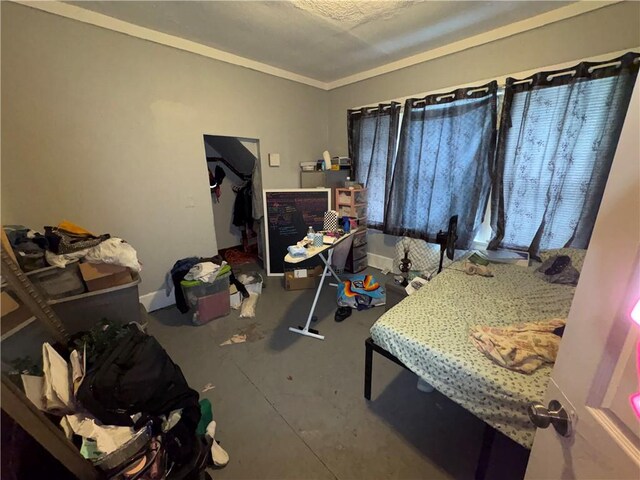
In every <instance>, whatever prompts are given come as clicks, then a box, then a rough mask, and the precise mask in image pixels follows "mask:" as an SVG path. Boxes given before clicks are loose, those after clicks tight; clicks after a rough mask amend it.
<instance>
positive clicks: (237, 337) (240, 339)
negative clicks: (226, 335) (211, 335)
mask: <svg viewBox="0 0 640 480" xmlns="http://www.w3.org/2000/svg"><path fill="white" fill-rule="evenodd" d="M246 341H247V336H246V335H242V334H236V335H234V336H233V337H231V338H230V339H228V340H225V341H224V342H222V343H221V344H220V346H221V347H223V346H224V345H233V344H234V343H244V342H246Z"/></svg>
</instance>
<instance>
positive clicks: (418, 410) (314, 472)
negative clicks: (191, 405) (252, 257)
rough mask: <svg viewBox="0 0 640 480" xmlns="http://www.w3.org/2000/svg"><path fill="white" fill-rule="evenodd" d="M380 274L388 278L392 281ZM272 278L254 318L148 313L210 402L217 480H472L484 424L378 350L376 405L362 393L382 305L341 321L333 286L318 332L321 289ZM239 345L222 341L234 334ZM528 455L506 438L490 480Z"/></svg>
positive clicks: (499, 442) (518, 470)
mask: <svg viewBox="0 0 640 480" xmlns="http://www.w3.org/2000/svg"><path fill="white" fill-rule="evenodd" d="M372 273H374V275H376V277H377V278H378V279H379V280H380V281H383V280H384V276H382V275H381V274H380V272H379V271H377V270H372ZM281 281H282V280H281V278H279V277H271V278H268V279H267V281H266V282H265V283H266V285H265V288H264V290H263V295H261V296H260V298H259V301H258V305H257V315H256V318H253V319H248V318H239V317H238V312H235V311H232V313H231V314H230V315H229V316H227V317H224V318H221V319H218V320H214V321H213V322H211V323H209V324H207V325H204V326H200V327H194V326H191V325H189V316H188V315H182V314H180V313H179V312H178V311H177V309H175V307H170V308H167V309H163V310H159V311H156V312H153V313H152V314H151V315H150V320H149V332H150V333H151V334H152V335H154V336H156V338H158V340H159V341H160V342H161V343H162V345H163V346H164V347H165V348H166V350H167V351H168V353H169V354H170V355H171V357H172V358H173V360H174V361H175V362H176V363H178V364H179V365H180V366H181V368H182V370H183V372H184V374H185V376H186V378H187V380H188V382H189V384H190V385H191V387H192V388H194V389H196V390H198V391H201V390H202V389H203V387H204V386H205V385H206V384H208V383H211V384H213V385H214V386H215V388H214V389H213V390H209V391H207V392H205V393H201V397H203V398H208V399H209V400H211V403H212V404H213V410H214V412H213V414H214V419H215V420H216V422H217V423H218V428H217V434H216V437H217V439H218V440H220V441H221V444H222V446H223V447H224V448H225V449H226V450H227V452H228V453H229V455H230V457H231V461H230V462H229V464H228V465H227V466H226V467H225V468H224V469H220V470H218V471H217V472H216V478H217V479H222V480H224V479H325V478H326V479H330V478H337V479H341V480H343V479H360V478H363V479H365V478H366V479H383V478H384V479H387V478H397V479H418V478H420V479H449V478H456V479H470V478H473V473H474V469H475V465H476V462H477V460H478V455H479V451H480V444H481V439H482V432H483V427H484V423H483V422H481V421H480V420H478V419H477V418H476V417H474V416H473V415H472V414H470V413H468V412H467V411H465V410H463V409H462V408H461V407H459V406H458V405H456V404H454V403H453V402H452V401H450V400H449V399H447V398H446V397H444V396H443V395H441V394H439V393H438V392H434V393H431V394H425V393H421V392H419V391H418V390H417V389H416V388H415V386H416V376H415V375H413V374H411V373H410V372H408V371H406V370H404V369H402V368H401V367H399V366H397V365H395V364H393V363H392V362H391V361H389V360H387V359H385V358H383V357H381V356H379V355H377V354H375V357H374V366H373V392H372V400H371V402H367V401H366V400H365V399H364V397H363V371H364V340H365V338H367V336H368V335H369V328H370V327H371V325H372V324H373V323H374V322H375V320H376V319H377V318H378V317H379V316H380V315H381V314H382V313H383V311H384V310H383V308H376V309H372V310H368V311H362V312H357V311H354V312H353V314H352V316H351V317H349V318H348V319H347V320H345V321H344V322H342V323H336V322H334V320H333V315H334V313H335V310H336V303H335V289H334V288H332V287H327V286H325V288H324V289H323V292H322V295H321V297H320V300H319V302H318V308H317V311H316V314H317V315H318V318H319V320H318V322H317V323H316V324H315V328H317V329H318V330H320V333H322V334H324V335H325V336H326V339H325V340H324V341H321V340H316V339H312V338H308V337H303V336H300V335H297V334H294V333H291V332H289V331H288V330H287V329H288V327H289V326H296V325H299V324H301V325H302V324H304V321H305V320H306V315H307V313H308V310H309V307H310V305H311V302H312V300H313V294H314V291H312V290H303V291H290V292H288V291H285V290H284V288H283V287H282V286H281ZM245 331H246V332H248V333H249V336H248V341H247V342H246V343H242V344H236V345H229V346H223V347H221V346H219V345H220V343H222V342H223V341H225V340H226V339H228V338H229V337H230V336H231V335H233V334H234V333H239V332H245ZM526 458H527V451H526V450H525V449H523V448H522V447H520V446H518V445H517V444H515V443H514V442H512V441H511V440H509V439H507V438H506V437H504V436H502V435H500V434H498V435H497V436H496V443H495V444H494V450H493V455H492V459H491V467H490V471H489V474H488V476H487V478H489V479H500V478H504V479H518V478H522V476H523V474H524V469H525V466H526Z"/></svg>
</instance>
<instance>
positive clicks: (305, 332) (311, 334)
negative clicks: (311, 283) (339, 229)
mask: <svg viewBox="0 0 640 480" xmlns="http://www.w3.org/2000/svg"><path fill="white" fill-rule="evenodd" d="M319 256H320V258H322V261H323V262H324V265H325V267H324V270H323V271H322V276H321V277H320V284H319V285H318V289H317V290H316V296H315V298H314V299H313V304H312V305H311V310H310V311H309V317H308V318H307V323H306V324H305V326H304V328H300V327H298V328H294V327H289V331H291V332H294V333H299V334H300V335H306V336H307V337H313V338H317V339H319V340H324V335H320V334H319V333H314V332H313V331H310V330H309V325H311V318H312V317H313V312H315V310H316V304H317V303H318V298H319V297H320V292H321V291H322V285H323V284H324V277H325V275H326V273H327V270H328V269H331V267H330V266H329V263H328V261H327V260H326V259H325V258H324V256H323V255H322V254H319ZM329 261H331V250H330V251H329ZM332 271H333V270H332ZM334 275H335V273H334Z"/></svg>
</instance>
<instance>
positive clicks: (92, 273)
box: [80, 263, 133, 292]
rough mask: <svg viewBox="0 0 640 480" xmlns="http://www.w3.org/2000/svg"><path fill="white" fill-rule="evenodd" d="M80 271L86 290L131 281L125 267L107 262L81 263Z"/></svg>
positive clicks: (100, 288)
mask: <svg viewBox="0 0 640 480" xmlns="http://www.w3.org/2000/svg"><path fill="white" fill-rule="evenodd" d="M80 273H81V274H82V279H83V280H84V283H86V285H87V290H89V291H90V292H95V291H96V290H104V289H105V288H111V287H116V286H118V285H124V284H127V283H131V282H132V281H133V279H132V278H131V273H129V269H128V268H126V267H121V266H119V265H109V264H107V263H81V264H80Z"/></svg>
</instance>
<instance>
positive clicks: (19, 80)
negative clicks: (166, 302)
mask: <svg viewBox="0 0 640 480" xmlns="http://www.w3.org/2000/svg"><path fill="white" fill-rule="evenodd" d="M1 9H2V14H1V16H2V41H1V48H2V78H1V80H2V180H1V182H2V183H1V200H2V223H5V224H9V223H22V224H25V225H28V226H30V227H33V228H37V229H40V228H42V226H43V225H46V224H52V223H57V222H58V221H60V220H62V219H69V220H72V221H75V222H77V223H79V224H80V225H83V226H85V227H87V228H89V229H91V230H94V231H96V232H109V233H111V234H113V235H117V236H121V237H123V238H125V239H126V240H128V241H129V242H130V243H131V244H132V245H134V246H135V247H136V249H137V250H138V253H139V256H140V259H141V261H142V262H143V263H144V270H143V283H142V285H141V288H140V293H141V294H146V293H149V292H154V291H156V290H159V289H162V285H163V280H164V275H165V273H166V271H167V270H168V269H170V268H171V266H172V265H173V262H174V261H175V260H176V259H178V258H182V257H186V256H190V255H205V254H208V255H210V254H212V253H215V252H216V251H217V245H216V240H215V232H214V220H213V213H212V206H211V198H210V193H209V183H208V177H207V172H206V162H205V153H204V145H203V140H202V135H203V134H205V133H207V134H215V135H229V136H239V137H249V138H257V139H260V143H261V150H262V152H266V153H268V152H277V153H280V158H281V166H280V167H279V168H270V167H269V166H268V162H267V161H266V160H265V159H266V158H267V155H266V153H264V154H263V155H262V157H263V165H262V177H263V185H264V188H279V187H283V188H295V187H298V186H299V174H298V171H299V167H298V163H299V162H301V161H311V160H315V159H316V158H319V157H320V156H321V154H322V151H323V150H324V149H325V148H326V144H327V117H328V110H327V106H326V105H327V96H328V93H327V92H325V91H322V90H319V89H316V88H313V87H309V86H306V85H301V84H298V83H294V82H291V81H288V80H284V79H281V78H277V77H273V76H270V75H266V74H263V73H259V72H256V71H253V70H249V69H246V68H242V67H237V66H234V65H230V64H226V63H223V62H219V61H216V60H211V59H208V58H204V57H201V56H198V55H195V54H191V53H187V52H184V51H179V50H175V49H172V48H169V47H166V46H162V45H158V44H155V43H150V42H147V41H144V40H140V39H136V38H132V37H129V36H126V35H123V34H119V33H116V32H113V31H109V30H105V29H101V28H98V27H94V26H91V25H87V24H83V23H80V22H76V21H73V20H69V19H66V18H62V17H59V16H55V15H51V14H48V13H44V12H41V11H38V10H35V9H32V8H29V7H25V6H22V5H17V4H14V3H9V2H2V4H1Z"/></svg>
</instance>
